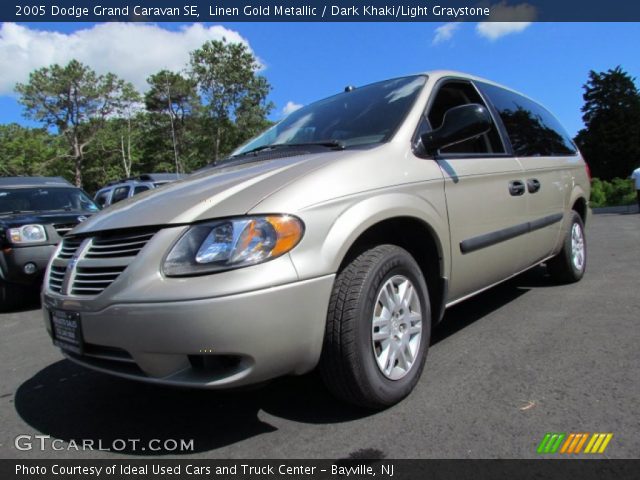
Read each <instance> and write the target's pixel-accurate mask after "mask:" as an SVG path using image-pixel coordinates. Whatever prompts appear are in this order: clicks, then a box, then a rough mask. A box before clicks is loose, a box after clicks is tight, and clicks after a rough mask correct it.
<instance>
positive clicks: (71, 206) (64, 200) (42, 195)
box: [0, 187, 98, 214]
mask: <svg viewBox="0 0 640 480" xmlns="http://www.w3.org/2000/svg"><path fill="white" fill-rule="evenodd" d="M51 211H82V212H97V211H98V207H97V205H96V204H95V203H93V200H91V199H90V198H89V197H88V196H87V195H85V193H84V192H83V191H82V190H80V189H79V188H71V187H69V188H66V187H62V188H60V187H29V188H0V214H7V213H22V212H51Z"/></svg>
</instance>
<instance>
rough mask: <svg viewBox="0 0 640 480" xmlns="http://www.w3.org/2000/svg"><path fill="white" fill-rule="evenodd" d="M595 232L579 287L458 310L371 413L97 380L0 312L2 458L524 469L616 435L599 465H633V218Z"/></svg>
mask: <svg viewBox="0 0 640 480" xmlns="http://www.w3.org/2000/svg"><path fill="white" fill-rule="evenodd" d="M588 234H589V241H590V244H589V247H590V251H589V254H590V259H589V266H588V273H587V275H586V276H585V278H584V279H583V281H582V282H581V283H579V284H575V285H568V286H560V287H558V286H552V285H550V283H549V281H548V280H547V279H546V278H545V277H544V271H543V270H542V269H540V268H538V269H536V270H534V271H531V272H529V273H527V274H525V275H523V276H521V277H519V278H517V279H515V280H512V281H510V282H508V283H506V284H504V285H502V286H499V287H497V288H494V289H492V290H491V291H489V292H486V293H484V294H482V295H480V296H478V297H476V298H475V299H472V300H470V301H468V302H466V303H465V304H463V305H459V306H457V307H455V308H453V309H451V310H450V311H449V312H448V313H447V315H446V319H445V323H444V324H442V325H441V326H440V327H438V328H437V330H436V332H435V338H434V343H433V345H432V346H431V350H430V353H429V358H428V360H427V368H426V370H425V374H424V375H423V377H422V379H421V381H420V383H419V385H418V387H417V389H416V390H415V392H414V393H413V394H412V395H411V396H410V397H409V398H408V399H406V400H405V401H404V402H402V403H401V404H399V405H397V406H395V407H393V408H391V409H389V410H387V411H384V412H381V413H377V414H370V413H367V412H363V411H359V410H356V409H354V408H351V407H348V406H344V405H342V404H340V403H338V402H336V401H335V400H333V399H332V397H330V396H329V395H328V394H327V393H326V391H325V390H324V389H323V387H322V386H321V384H320V383H319V381H318V379H317V378H315V377H314V376H313V375H310V376H306V377H302V378H287V379H282V380H279V381H276V382H274V383H272V384H271V385H269V386H268V387H266V388H264V389H261V390H255V391H247V392H237V393H215V392H199V391H183V390H171V389H162V388H158V387H153V386H147V385H141V384H137V383H133V382H128V381H125V380H120V379H117V378H112V377H110V376H106V375H102V374H98V373H93V372H91V371H87V370H84V369H82V368H80V367H77V366H75V365H73V364H71V363H70V362H68V361H66V360H63V359H62V357H61V355H60V354H59V353H58V352H57V351H56V350H55V349H54V348H53V347H52V346H51V344H50V342H49V340H48V337H47V336H46V334H45V331H44V328H43V326H42V325H41V321H40V312H39V311H38V310H37V309H33V308H32V309H28V310H25V311H22V312H18V313H12V314H5V315H2V316H0V339H1V340H0V342H1V346H2V348H1V351H0V457H11V458H39V457H49V458H51V457H53V456H54V454H53V453H52V452H51V450H47V451H45V452H40V451H27V452H22V451H18V450H16V449H15V448H14V440H13V439H14V438H15V436H16V435H19V434H28V435H37V434H39V435H50V436H51V437H53V438H57V439H62V440H64V441H65V442H67V441H69V440H71V439H76V440H79V439H90V440H95V441H96V442H97V441H98V440H102V442H103V444H102V446H103V448H104V447H105V446H110V445H112V442H113V441H114V439H122V438H124V439H141V440H142V441H144V442H146V441H147V440H150V439H161V440H166V439H193V440H194V447H195V449H194V452H192V453H190V454H189V455H188V456H194V457H212V458H213V457H215V458H239V457H244V458H264V457H266V458H271V457H279V458H307V457H310V458H316V457H319V458H345V457H349V456H351V457H359V456H360V457H385V458H407V457H411V458H427V457H442V458H493V457H516V458H526V457H535V456H536V454H535V448H536V445H537V444H538V442H539V441H540V440H541V438H542V437H543V435H544V434H545V432H572V431H575V432H613V433H614V437H613V440H612V441H611V443H610V445H609V447H608V449H607V452H606V456H609V457H616V458H622V457H626V458H629V457H638V454H639V452H640V420H639V419H640V415H639V413H638V412H639V411H640V375H639V372H640V296H639V294H638V293H639V288H638V285H639V284H640V216H638V215H598V216H595V217H594V219H593V222H592V223H591V225H590V226H589V228H588ZM63 445H66V444H63ZM96 445H97V444H96ZM118 445H120V444H118ZM118 448H120V447H118ZM125 452H127V455H136V456H142V455H148V454H150V453H151V452H149V451H148V450H146V451H136V452H133V451H131V450H130V449H129V448H127V449H126V450H125ZM124 455H125V454H123V453H116V452H109V451H104V452H91V453H83V452H80V453H78V452H76V451H73V450H71V451H63V452H58V453H56V454H55V458H62V457H75V458H85V457H86V458H90V457H110V458H123V456H124Z"/></svg>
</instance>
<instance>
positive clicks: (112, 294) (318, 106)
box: [43, 71, 590, 408]
mask: <svg viewBox="0 0 640 480" xmlns="http://www.w3.org/2000/svg"><path fill="white" fill-rule="evenodd" d="M589 192H590V182H589V175H588V170H587V166H586V164H585V162H584V161H583V159H582V157H581V156H580V153H579V152H578V149H577V148H576V146H575V145H574V143H573V142H572V141H571V138H570V137H569V136H568V134H567V133H566V132H565V130H564V129H563V128H562V127H561V126H560V125H559V123H558V121H557V120H556V119H555V118H554V117H553V115H552V114H551V113H549V111H548V110H546V109H545V108H544V107H542V106H541V105H540V104H538V103H536V102H535V101H533V100H531V99H529V98H527V97H526V96H523V95H521V94H519V93H516V92H514V91H512V90H510V89H507V88H505V87H502V86H499V85H497V84H495V83H492V82H490V81H487V80H483V79H480V78H476V77H473V76H470V75H466V74H461V73H456V72H448V71H436V72H429V73H425V74H420V75H413V76H407V77H402V78H394V79H391V80H386V81H383V82H378V83H374V84H371V85H367V86H364V87H359V88H352V87H349V88H347V89H345V91H344V92H342V93H339V94H338V95H335V96H332V97H330V98H327V99H324V100H321V101H319V102H316V103H313V104H310V105H308V106H306V107H303V108H301V109H299V110H297V111H296V112H294V113H292V114H290V115H289V116H288V117H286V118H285V119H283V120H282V121H281V122H279V123H278V124H276V125H274V126H273V127H271V128H269V129H268V130H266V131H265V132H264V133H262V134H261V135H259V136H257V137H256V138H254V139H252V140H251V141H249V142H248V143H246V144H245V145H243V146H241V147H240V148H238V149H237V150H236V151H235V152H233V154H232V155H231V156H230V157H229V158H228V159H226V160H224V161H221V162H219V163H218V164H216V165H213V166H211V167H209V168H206V169H203V170H202V171H200V172H197V173H195V174H193V175H191V176H189V177H187V178H185V179H182V180H179V181H177V182H175V183H172V184H170V185H167V186H165V187H164V188H162V189H157V190H152V191H149V192H145V193H142V194H140V195H138V196H136V197H133V198H131V199H128V200H125V201H123V202H120V203H118V204H116V205H114V206H112V207H111V208H109V209H107V210H105V211H103V212H101V213H99V214H97V215H95V216H93V217H91V218H90V219H88V220H87V221H86V222H84V223H82V224H80V225H79V226H78V227H76V228H75V229H74V230H73V231H71V232H70V233H69V234H68V235H66V236H65V237H64V241H63V242H62V243H61V244H60V246H59V247H58V250H57V252H56V254H55V255H54V257H53V259H52V260H51V262H50V264H49V267H48V270H47V274H46V282H45V286H44V291H43V300H44V301H43V310H44V321H45V325H46V327H47V329H48V331H49V333H50V335H51V336H52V338H53V341H54V343H55V344H56V345H57V346H59V347H60V348H61V349H62V351H63V353H64V354H65V355H66V356H67V357H68V358H69V359H71V360H73V361H74V362H77V363H79V364H81V365H84V366H87V367H90V368H93V369H96V370H100V371H103V372H107V373H111V374H115V375H119V376H122V377H127V378H130V379H136V380H142V381H146V382H153V383H157V384H165V385H177V386H186V387H197V388H210V389H217V388H230V387H238V386H243V385H247V384H254V383H258V382H262V381H264V380H267V379H270V378H274V377H277V376H281V375H287V374H303V373H306V372H309V371H310V370H312V369H314V368H318V369H319V371H320V373H321V374H322V377H323V379H324V381H325V382H326V384H327V386H328V388H329V389H330V390H331V391H332V392H334V393H335V394H336V395H338V396H339V397H341V398H343V399H345V400H347V401H349V402H352V403H355V404H358V405H362V406H366V407H371V408H383V407H386V406H388V405H392V404H394V403H396V402H398V401H399V400H401V399H402V398H403V397H405V396H406V395H408V394H409V393H410V392H411V390H412V389H413V388H414V386H415V385H416V383H417V382H418V380H419V378H420V374H421V372H422V369H423V367H424V364H425V359H426V356H427V349H428V347H429V339H430V332H431V328H432V326H433V325H434V324H436V323H437V322H439V321H440V320H441V319H442V317H443V314H444V311H445V309H446V308H447V307H449V306H451V305H454V304H456V303H458V302H460V301H462V300H464V299H466V298H469V297H470V296H472V295H475V294H476V293H478V292H481V291H483V290H486V289H487V288H489V287H491V286H493V285H496V284H497V283H499V282H502V281H504V280H505V279H508V278H510V277H513V276H514V275H517V274H519V273H520V272H523V271H525V270H527V269H529V268H531V267H534V266H536V265H539V264H541V263H546V265H547V268H548V270H549V273H550V274H551V277H552V278H553V279H555V280H557V281H560V282H574V281H578V280H580V278H581V277H582V275H583V274H584V271H585V266H586V242H585V234H584V224H585V223H586V221H587V218H588V214H589Z"/></svg>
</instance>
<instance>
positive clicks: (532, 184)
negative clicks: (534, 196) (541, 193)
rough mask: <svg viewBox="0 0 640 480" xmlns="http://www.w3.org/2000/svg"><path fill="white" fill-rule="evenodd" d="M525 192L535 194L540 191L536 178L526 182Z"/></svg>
mask: <svg viewBox="0 0 640 480" xmlns="http://www.w3.org/2000/svg"><path fill="white" fill-rule="evenodd" d="M527 190H529V193H536V192H537V191H538V190H540V181H539V180H538V179H537V178H530V179H529V180H527Z"/></svg>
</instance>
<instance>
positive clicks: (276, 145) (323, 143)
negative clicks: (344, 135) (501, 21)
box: [231, 140, 345, 158]
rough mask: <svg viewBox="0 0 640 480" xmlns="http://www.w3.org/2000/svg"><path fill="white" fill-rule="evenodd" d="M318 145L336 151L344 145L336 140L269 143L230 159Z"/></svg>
mask: <svg viewBox="0 0 640 480" xmlns="http://www.w3.org/2000/svg"><path fill="white" fill-rule="evenodd" d="M315 145H319V146H321V147H329V148H335V149H336V150H344V148H345V145H344V143H342V142H339V141H338V140H322V141H318V142H304V143H271V144H269V145H261V146H259V147H256V148H252V149H251V150H247V151H246V152H242V153H239V154H237V155H234V156H232V157H231V158H236V157H242V156H244V155H250V154H252V153H258V152H261V151H263V150H275V149H277V148H290V147H309V146H315Z"/></svg>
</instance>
